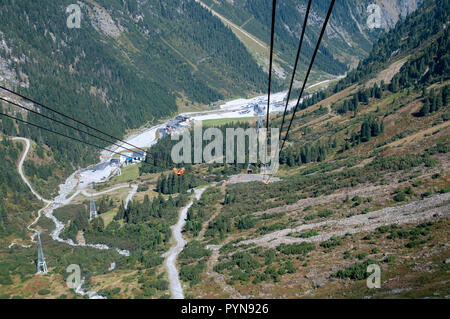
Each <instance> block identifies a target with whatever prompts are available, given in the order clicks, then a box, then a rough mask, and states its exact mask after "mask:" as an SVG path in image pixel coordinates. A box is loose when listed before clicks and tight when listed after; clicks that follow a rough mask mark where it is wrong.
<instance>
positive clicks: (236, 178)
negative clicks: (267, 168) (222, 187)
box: [226, 174, 281, 184]
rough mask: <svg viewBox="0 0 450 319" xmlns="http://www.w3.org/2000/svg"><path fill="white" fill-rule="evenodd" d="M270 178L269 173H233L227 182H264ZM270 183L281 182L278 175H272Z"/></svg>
mask: <svg viewBox="0 0 450 319" xmlns="http://www.w3.org/2000/svg"><path fill="white" fill-rule="evenodd" d="M268 179H269V175H262V174H239V175H232V176H230V179H229V181H228V182H226V184H238V183H250V182H261V183H262V182H264V181H267V180H268ZM269 180H270V183H276V182H280V181H281V179H279V178H278V177H270V179H269Z"/></svg>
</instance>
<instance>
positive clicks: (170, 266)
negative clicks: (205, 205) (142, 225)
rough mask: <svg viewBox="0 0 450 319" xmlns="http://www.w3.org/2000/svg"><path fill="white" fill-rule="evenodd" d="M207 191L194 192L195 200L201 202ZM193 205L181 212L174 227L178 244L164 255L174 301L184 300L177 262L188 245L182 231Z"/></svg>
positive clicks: (190, 203)
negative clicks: (179, 255)
mask: <svg viewBox="0 0 450 319" xmlns="http://www.w3.org/2000/svg"><path fill="white" fill-rule="evenodd" d="M205 190H206V187H205V188H201V189H196V190H194V192H195V198H196V199H197V200H199V199H200V197H201V196H202V194H203V192H204V191H205ZM193 203H194V201H193V200H192V201H190V202H189V204H188V205H187V206H186V207H184V208H183V209H182V210H181V212H180V218H179V219H178V222H177V224H176V225H175V226H173V227H172V235H173V237H174V238H175V241H176V244H175V246H173V247H172V248H170V250H169V251H168V252H167V253H166V254H164V256H167V259H166V268H167V272H168V276H169V284H170V292H171V294H172V298H173V299H184V294H183V288H182V287H181V282H180V278H179V276H178V270H177V265H176V261H177V256H178V254H179V253H181V251H182V250H183V247H184V245H186V241H185V240H184V239H183V235H182V234H181V231H182V230H183V227H184V224H185V223H186V217H187V212H188V210H189V208H191V206H192V204H193Z"/></svg>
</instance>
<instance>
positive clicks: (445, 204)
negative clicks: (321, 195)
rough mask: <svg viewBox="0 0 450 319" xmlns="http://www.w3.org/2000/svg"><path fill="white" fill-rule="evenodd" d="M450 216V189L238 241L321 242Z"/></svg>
mask: <svg viewBox="0 0 450 319" xmlns="http://www.w3.org/2000/svg"><path fill="white" fill-rule="evenodd" d="M449 217H450V193H446V194H439V195H435V196H433V197H430V198H425V199H423V200H419V201H414V202H411V203H408V204H406V205H400V206H394V207H387V208H384V209H381V210H378V211H374V212H370V213H367V214H364V215H356V216H352V217H349V218H344V219H340V220H327V221H323V222H318V223H311V224H306V225H301V226H298V227H295V228H288V229H283V230H279V231H275V232H273V233H270V234H267V235H264V236H262V237H259V238H257V239H251V240H246V241H242V242H240V243H239V245H248V244H256V245H258V246H265V247H272V248H273V247H276V246H278V245H280V244H282V243H284V244H292V243H298V242H321V241H325V240H328V239H329V238H330V237H332V236H333V235H336V236H343V235H345V234H346V233H349V234H354V233H361V232H368V231H373V230H375V229H376V228H378V227H380V226H383V225H392V224H397V225H402V224H407V223H419V222H422V221H425V220H430V219H434V218H449ZM320 227H327V231H326V232H324V233H322V234H320V235H318V236H314V237H310V238H295V237H290V236H287V235H288V234H290V233H300V232H302V231H304V230H309V229H316V228H320Z"/></svg>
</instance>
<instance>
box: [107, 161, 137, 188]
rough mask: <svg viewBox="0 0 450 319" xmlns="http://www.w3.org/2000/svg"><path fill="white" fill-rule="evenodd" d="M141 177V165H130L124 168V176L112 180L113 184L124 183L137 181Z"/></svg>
mask: <svg viewBox="0 0 450 319" xmlns="http://www.w3.org/2000/svg"><path fill="white" fill-rule="evenodd" d="M138 177H139V165H130V166H127V167H122V175H121V176H116V177H114V178H113V179H112V183H113V184H117V183H124V182H129V181H132V180H135V179H136V178H138Z"/></svg>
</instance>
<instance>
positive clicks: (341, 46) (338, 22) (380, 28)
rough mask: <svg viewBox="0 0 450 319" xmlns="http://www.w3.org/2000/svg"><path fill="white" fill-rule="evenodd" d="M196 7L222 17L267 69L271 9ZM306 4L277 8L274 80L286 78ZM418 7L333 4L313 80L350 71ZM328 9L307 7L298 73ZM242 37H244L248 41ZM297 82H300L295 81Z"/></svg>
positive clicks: (248, 3)
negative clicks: (375, 16)
mask: <svg viewBox="0 0 450 319" xmlns="http://www.w3.org/2000/svg"><path fill="white" fill-rule="evenodd" d="M198 2H199V3H201V4H203V5H204V6H205V7H207V8H209V10H212V11H213V12H215V13H216V14H217V15H220V16H223V18H225V19H226V20H228V21H229V23H233V24H234V26H231V29H232V30H233V32H235V33H236V35H237V36H238V38H239V39H240V40H241V41H242V42H243V43H244V44H245V45H246V47H247V48H248V49H249V51H250V52H251V53H252V55H253V56H254V57H255V59H256V60H257V61H258V62H259V63H260V64H261V65H263V66H264V67H265V68H266V69H267V68H268V65H267V62H268V61H267V58H266V56H267V53H266V52H265V50H264V49H265V48H267V44H269V43H270V38H269V37H270V19H271V17H270V12H269V10H267V8H270V7H271V5H272V2H271V1H269V0H265V1H260V0H235V1H228V0H198ZM307 3H308V1H307V0H302V1H291V0H283V1H279V2H278V14H277V19H278V20H277V21H278V23H277V28H276V30H275V34H276V37H275V50H276V53H277V56H276V59H275V62H276V63H277V65H278V67H279V70H278V72H277V75H278V76H279V77H285V76H286V74H290V73H291V68H292V65H293V61H294V58H295V52H296V49H297V45H298V44H297V42H298V38H300V34H301V31H302V26H303V21H304V18H305V13H306V8H307ZM421 3H422V1H420V0H419V1H417V0H408V1H404V0H395V1H383V0H380V1H368V0H367V1H366V0H365V1H354V0H345V1H337V2H336V5H335V8H334V10H333V14H332V18H331V22H330V24H329V27H328V28H327V32H326V35H325V37H324V41H323V46H322V48H321V50H320V52H319V55H318V57H317V59H316V64H315V68H316V71H317V73H316V74H313V77H317V78H320V77H321V75H320V74H321V73H322V72H326V73H329V74H333V75H340V74H344V73H345V72H346V71H347V68H348V66H352V67H355V66H356V65H357V64H358V62H359V61H360V60H361V59H363V58H365V57H366V56H367V54H368V53H370V51H371V48H372V44H373V42H376V40H377V39H378V37H379V36H380V35H381V34H382V33H383V32H384V31H387V30H389V29H391V28H393V27H394V26H395V24H396V23H397V21H398V19H399V17H405V16H406V15H408V14H409V13H412V12H413V11H414V10H415V9H417V7H418V5H420V4H421ZM328 4H329V2H328V1H316V2H314V1H313V3H312V7H311V13H310V19H309V23H308V32H307V33H306V39H305V44H304V47H303V54H302V57H301V60H300V70H302V69H303V70H304V69H306V67H307V63H309V59H310V57H311V55H312V52H313V50H314V46H315V43H316V41H317V37H318V35H319V33H320V28H321V25H322V22H323V20H324V19H325V15H326V12H327V10H328ZM371 4H372V5H373V4H376V5H378V8H379V9H380V15H379V17H380V21H379V24H378V25H377V27H376V28H373V27H371V26H370V25H369V24H368V22H367V21H368V19H369V16H370V15H371V14H372V13H373V12H369V10H368V8H369V5H371ZM229 23H228V24H229ZM243 33H247V35H246V34H243ZM252 40H253V41H252ZM255 41H256V44H255ZM276 70H277V69H276ZM300 80H301V77H299V81H300Z"/></svg>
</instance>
